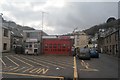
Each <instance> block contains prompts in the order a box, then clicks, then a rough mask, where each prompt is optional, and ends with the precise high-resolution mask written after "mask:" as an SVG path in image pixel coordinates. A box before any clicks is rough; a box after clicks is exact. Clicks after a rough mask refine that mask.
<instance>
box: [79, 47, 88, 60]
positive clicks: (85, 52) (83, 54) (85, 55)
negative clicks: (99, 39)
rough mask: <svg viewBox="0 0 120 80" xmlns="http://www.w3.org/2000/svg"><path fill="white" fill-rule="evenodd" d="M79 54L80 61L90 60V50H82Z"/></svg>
mask: <svg viewBox="0 0 120 80" xmlns="http://www.w3.org/2000/svg"><path fill="white" fill-rule="evenodd" d="M79 50H80V51H79V53H78V57H79V58H80V59H87V60H90V53H89V48H80V49H79Z"/></svg>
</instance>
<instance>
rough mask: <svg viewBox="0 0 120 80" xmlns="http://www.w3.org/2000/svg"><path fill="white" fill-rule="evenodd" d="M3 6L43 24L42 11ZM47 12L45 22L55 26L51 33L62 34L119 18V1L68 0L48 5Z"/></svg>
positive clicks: (27, 18) (23, 18)
mask: <svg viewBox="0 0 120 80" xmlns="http://www.w3.org/2000/svg"><path fill="white" fill-rule="evenodd" d="M43 4H45V2H31V7H33V6H35V5H36V6H37V5H43ZM2 8H3V9H4V10H9V11H10V12H11V13H12V14H13V15H14V16H15V17H16V18H17V19H18V20H24V21H25V22H27V23H29V22H32V21H40V24H41V12H40V11H37V12H34V11H33V10H32V9H30V8H26V9H25V11H22V10H18V9H17V8H15V7H11V6H10V5H9V6H8V5H3V6H2ZM46 12H47V14H44V23H47V26H53V27H54V28H55V31H54V32H51V33H54V34H62V33H67V32H70V31H72V30H73V29H74V28H75V27H78V28H79V29H81V30H83V29H87V28H90V27H92V26H94V25H96V24H100V23H104V22H105V21H106V20H107V19H108V18H109V17H110V16H114V17H116V18H118V4H117V2H67V3H66V5H65V6H64V7H63V8H55V7H48V8H46ZM25 22H24V23H25Z"/></svg>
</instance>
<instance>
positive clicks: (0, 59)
mask: <svg viewBox="0 0 120 80" xmlns="http://www.w3.org/2000/svg"><path fill="white" fill-rule="evenodd" d="M0 61H1V62H2V63H3V65H4V66H6V64H5V62H4V61H3V60H2V58H0Z"/></svg>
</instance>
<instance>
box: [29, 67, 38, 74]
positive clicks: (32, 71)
mask: <svg viewBox="0 0 120 80" xmlns="http://www.w3.org/2000/svg"><path fill="white" fill-rule="evenodd" d="M37 69H38V68H34V69H32V70H31V71H29V73H34V71H36V70H37Z"/></svg>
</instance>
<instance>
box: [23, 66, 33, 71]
mask: <svg viewBox="0 0 120 80" xmlns="http://www.w3.org/2000/svg"><path fill="white" fill-rule="evenodd" d="M32 68H33V67H30V68H28V69H26V70H24V71H22V72H27V71H29V70H31V69H32Z"/></svg>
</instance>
